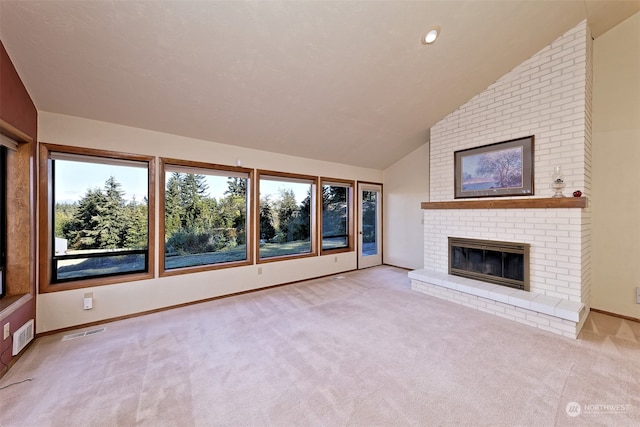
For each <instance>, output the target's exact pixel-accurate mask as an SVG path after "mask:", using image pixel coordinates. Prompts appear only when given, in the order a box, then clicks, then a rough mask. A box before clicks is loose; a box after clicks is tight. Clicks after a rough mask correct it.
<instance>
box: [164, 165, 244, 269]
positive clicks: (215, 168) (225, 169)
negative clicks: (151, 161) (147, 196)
mask: <svg viewBox="0 0 640 427" xmlns="http://www.w3.org/2000/svg"><path fill="white" fill-rule="evenodd" d="M159 164H160V178H159V181H160V185H159V199H158V200H159V206H160V215H159V225H160V227H159V238H158V246H159V255H158V257H159V269H160V271H159V275H160V277H166V276H176V275H180V274H189V273H197V272H201V271H210V270H220V269H223V268H232V267H241V266H246V265H253V254H254V249H253V245H254V238H253V235H252V234H253V231H254V222H255V219H254V208H253V205H254V195H253V188H254V182H253V181H254V180H253V177H254V170H253V169H249V168H244V167H240V166H226V165H219V164H214V163H205V162H196V161H190V160H180V159H172V158H165V157H160V158H159ZM167 166H169V168H170V167H171V166H176V167H180V168H194V169H200V170H202V169H208V170H212V171H221V172H231V173H242V174H244V173H246V174H247V224H246V233H247V236H246V242H247V259H246V260H241V261H229V262H222V263H217V264H206V265H195V266H190V267H180V268H172V269H169V270H167V269H166V267H165V257H164V251H165V200H166V179H167ZM194 172H197V171H194ZM169 173H171V171H169Z"/></svg>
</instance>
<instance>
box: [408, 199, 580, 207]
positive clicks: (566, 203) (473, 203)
mask: <svg viewBox="0 0 640 427" xmlns="http://www.w3.org/2000/svg"><path fill="white" fill-rule="evenodd" d="M587 201H588V199H587V198H586V197H557V198H554V197H545V198H540V197H536V198H529V199H507V200H505V199H501V200H453V201H449V202H422V203H421V204H420V207H421V208H422V209H425V210H429V209H554V208H586V207H587Z"/></svg>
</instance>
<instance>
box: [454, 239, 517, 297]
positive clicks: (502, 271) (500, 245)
mask: <svg viewBox="0 0 640 427" xmlns="http://www.w3.org/2000/svg"><path fill="white" fill-rule="evenodd" d="M449 274H453V275H456V276H462V277H468V278H471V279H476V280H482V281H485V282H489V283H495V284H497V285H503V286H509V287H511V288H516V289H522V290H525V291H528V290H529V244H527V243H515V242H499V241H495V240H477V239H463V238H459V237H449Z"/></svg>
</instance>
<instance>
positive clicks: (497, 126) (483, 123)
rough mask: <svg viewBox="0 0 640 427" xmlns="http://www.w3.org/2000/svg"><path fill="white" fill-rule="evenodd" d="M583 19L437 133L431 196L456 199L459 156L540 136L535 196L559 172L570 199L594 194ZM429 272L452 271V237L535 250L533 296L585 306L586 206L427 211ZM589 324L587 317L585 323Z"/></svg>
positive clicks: (545, 191) (545, 193)
mask: <svg viewBox="0 0 640 427" xmlns="http://www.w3.org/2000/svg"><path fill="white" fill-rule="evenodd" d="M591 46H592V40H591V37H590V34H589V31H588V28H587V24H586V21H584V22H582V23H580V24H579V25H577V26H576V27H575V28H573V29H572V30H570V31H569V32H567V33H566V34H564V35H562V36H561V37H559V38H558V39H557V40H555V41H554V42H552V43H551V44H550V45H549V46H547V47H545V48H544V49H542V50H541V51H540V52H538V53H537V54H535V55H534V56H532V57H531V58H530V59H528V60H527V61H525V62H523V63H522V64H520V65H519V66H517V67H516V68H515V69H513V70H512V71H511V72H510V73H508V74H507V75H505V76H504V77H502V78H501V79H499V80H498V81H497V82H495V83H494V84H492V85H491V86H489V87H488V88H487V89H486V90H485V91H484V92H482V93H480V94H479V95H477V96H476V97H474V98H473V99H471V100H470V101H469V102H467V103H466V104H464V105H463V106H461V107H460V108H458V109H457V110H456V111H454V112H453V113H451V114H450V115H449V116H447V117H446V118H445V119H443V120H442V121H440V122H439V123H438V124H436V125H435V126H433V127H432V128H431V160H430V163H431V164H430V166H431V167H430V173H431V176H430V200H431V201H448V200H453V198H454V197H453V190H454V176H453V153H454V151H457V150H462V149H466V148H472V147H478V146H482V145H486V144H491V143H495V142H500V141H506V140H510V139H515V138H520V137H525V136H528V135H535V149H534V171H535V174H534V188H535V196H533V197H550V196H551V195H552V194H553V191H552V190H551V186H550V184H551V175H552V173H553V169H554V167H555V166H561V167H562V171H563V173H564V176H565V182H566V183H567V188H566V189H565V194H568V195H571V193H572V192H573V191H574V190H578V189H580V190H582V192H583V194H584V195H585V196H586V197H588V196H589V195H590V191H591V86H592V75H591V56H592V48H591ZM424 220H425V221H424V223H425V228H424V234H425V236H424V242H425V247H424V268H425V269H426V270H432V271H436V272H446V271H447V237H448V236H456V237H468V238H478V239H490V240H506V241H516V242H525V243H529V244H530V245H531V253H530V261H531V265H530V279H531V289H530V290H531V292H536V293H539V294H544V295H547V296H553V297H560V298H563V299H567V300H570V301H577V302H582V303H584V304H585V305H586V306H587V310H585V312H588V306H589V290H590V280H591V272H590V235H591V232H590V230H591V220H590V209H589V208H587V209H480V210H425V211H424ZM581 320H583V319H581Z"/></svg>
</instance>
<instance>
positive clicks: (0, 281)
mask: <svg viewBox="0 0 640 427" xmlns="http://www.w3.org/2000/svg"><path fill="white" fill-rule="evenodd" d="M6 204H7V148H6V147H4V146H0V298H2V297H4V296H5V295H6V294H7V287H6V284H5V283H6V279H7V275H6V273H5V268H6V260H7V256H6V251H7V213H6V212H7V211H6V208H5V206H6Z"/></svg>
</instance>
